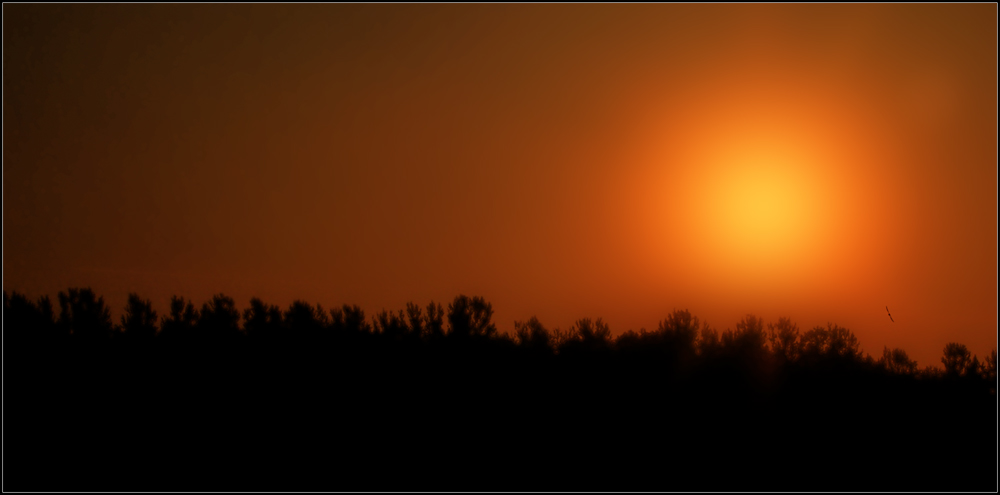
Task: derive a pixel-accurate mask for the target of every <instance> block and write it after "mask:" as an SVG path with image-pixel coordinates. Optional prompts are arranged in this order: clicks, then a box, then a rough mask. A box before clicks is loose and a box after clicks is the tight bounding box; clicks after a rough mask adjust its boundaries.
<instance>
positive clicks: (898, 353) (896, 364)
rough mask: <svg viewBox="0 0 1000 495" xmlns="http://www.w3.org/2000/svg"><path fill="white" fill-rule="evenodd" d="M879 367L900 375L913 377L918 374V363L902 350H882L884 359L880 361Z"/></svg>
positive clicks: (886, 348)
mask: <svg viewBox="0 0 1000 495" xmlns="http://www.w3.org/2000/svg"><path fill="white" fill-rule="evenodd" d="M878 365H879V366H881V367H882V368H884V369H885V370H886V371H889V372H890V373H896V374H900V375H912V374H915V373H916V372H917V362H916V361H913V360H911V359H910V357H909V356H907V355H906V351H904V350H902V349H893V350H891V351H890V350H889V348H888V347H884V348H883V349H882V358H881V359H879V360H878Z"/></svg>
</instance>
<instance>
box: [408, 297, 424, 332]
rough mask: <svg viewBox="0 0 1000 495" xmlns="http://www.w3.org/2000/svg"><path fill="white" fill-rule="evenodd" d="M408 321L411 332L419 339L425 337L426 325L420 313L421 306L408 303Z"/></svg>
mask: <svg viewBox="0 0 1000 495" xmlns="http://www.w3.org/2000/svg"><path fill="white" fill-rule="evenodd" d="M406 319H407V321H408V322H409V324H410V332H411V333H412V334H413V336H414V337H416V338H417V339H421V338H423V337H424V334H425V333H426V332H425V329H426V325H425V324H424V317H423V314H422V312H421V311H420V306H417V305H416V304H413V303H412V302H408V303H406Z"/></svg>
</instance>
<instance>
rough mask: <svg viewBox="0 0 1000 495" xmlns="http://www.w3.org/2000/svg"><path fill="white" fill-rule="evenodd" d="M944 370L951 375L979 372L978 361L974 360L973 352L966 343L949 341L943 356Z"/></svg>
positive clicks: (966, 374)
mask: <svg viewBox="0 0 1000 495" xmlns="http://www.w3.org/2000/svg"><path fill="white" fill-rule="evenodd" d="M941 362H942V363H943V364H944V372H945V375H946V376H949V377H959V376H969V375H971V374H973V373H976V372H978V369H977V368H978V362H974V361H973V358H972V354H971V353H970V352H969V349H968V348H967V347H965V345H964V344H959V343H957V342H949V343H948V344H947V345H945V346H944V356H943V357H942V358H941Z"/></svg>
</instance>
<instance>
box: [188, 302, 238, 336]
mask: <svg viewBox="0 0 1000 495" xmlns="http://www.w3.org/2000/svg"><path fill="white" fill-rule="evenodd" d="M196 326H197V329H198V333H199V336H200V337H202V338H204V339H207V340H210V341H216V342H221V341H224V340H230V339H233V338H235V337H238V336H239V335H240V334H241V332H240V312H239V311H238V310H237V309H236V302H235V301H233V298H231V297H228V296H225V295H223V294H216V295H214V296H212V299H211V300H210V301H208V302H206V303H205V304H203V305H202V306H201V312H199V314H198V323H197V325H196Z"/></svg>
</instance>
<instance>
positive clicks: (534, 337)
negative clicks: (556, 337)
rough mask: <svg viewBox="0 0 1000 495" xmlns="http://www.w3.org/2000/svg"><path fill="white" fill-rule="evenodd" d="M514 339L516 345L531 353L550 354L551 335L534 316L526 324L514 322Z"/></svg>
mask: <svg viewBox="0 0 1000 495" xmlns="http://www.w3.org/2000/svg"><path fill="white" fill-rule="evenodd" d="M514 338H515V341H516V342H517V345H519V346H521V347H523V348H525V349H528V350H530V351H532V352H533V353H536V354H548V353H551V352H552V345H551V340H552V335H551V334H550V333H549V331H548V330H547V329H546V328H545V327H544V326H543V325H542V322H540V321H538V318H536V317H534V316H532V317H531V319H529V320H528V321H527V322H520V321H515V322H514Z"/></svg>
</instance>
